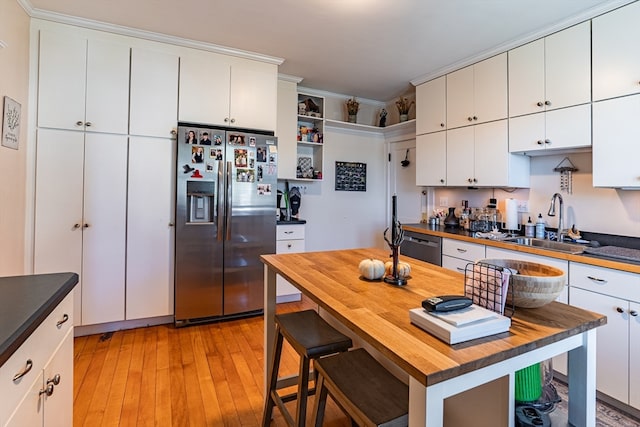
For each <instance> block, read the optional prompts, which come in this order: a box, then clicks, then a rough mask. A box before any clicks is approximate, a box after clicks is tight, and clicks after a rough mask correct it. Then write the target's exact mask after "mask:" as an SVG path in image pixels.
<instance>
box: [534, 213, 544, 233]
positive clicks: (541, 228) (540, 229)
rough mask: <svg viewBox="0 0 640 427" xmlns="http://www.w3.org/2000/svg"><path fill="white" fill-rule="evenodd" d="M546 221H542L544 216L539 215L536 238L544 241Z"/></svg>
mask: <svg viewBox="0 0 640 427" xmlns="http://www.w3.org/2000/svg"><path fill="white" fill-rule="evenodd" d="M544 228H545V224H544V219H542V214H541V213H539V214H538V221H537V222H536V238H537V239H544Z"/></svg>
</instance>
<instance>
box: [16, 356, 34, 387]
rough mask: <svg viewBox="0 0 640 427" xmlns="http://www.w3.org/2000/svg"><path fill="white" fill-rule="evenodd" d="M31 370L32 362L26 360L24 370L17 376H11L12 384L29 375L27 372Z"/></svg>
mask: <svg viewBox="0 0 640 427" xmlns="http://www.w3.org/2000/svg"><path fill="white" fill-rule="evenodd" d="M31 368H33V360H31V359H27V363H26V364H25V365H24V368H22V370H21V371H20V372H18V373H17V374H15V375H14V376H13V382H16V381H18V380H19V379H20V378H22V377H24V376H25V375H27V374H28V373H29V371H30V370H31Z"/></svg>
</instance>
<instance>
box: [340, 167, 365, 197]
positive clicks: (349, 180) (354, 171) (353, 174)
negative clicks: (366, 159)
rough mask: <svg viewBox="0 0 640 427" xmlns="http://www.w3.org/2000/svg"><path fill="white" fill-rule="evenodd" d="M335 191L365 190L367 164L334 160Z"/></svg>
mask: <svg viewBox="0 0 640 427" xmlns="http://www.w3.org/2000/svg"><path fill="white" fill-rule="evenodd" d="M336 191H367V164H366V163H360V162H336Z"/></svg>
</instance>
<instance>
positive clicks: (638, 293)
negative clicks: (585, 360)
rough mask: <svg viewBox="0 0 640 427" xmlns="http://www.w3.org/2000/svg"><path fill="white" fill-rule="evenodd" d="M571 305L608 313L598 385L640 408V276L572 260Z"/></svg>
mask: <svg viewBox="0 0 640 427" xmlns="http://www.w3.org/2000/svg"><path fill="white" fill-rule="evenodd" d="M570 277H571V292H570V302H571V305H573V306H576V307H580V308H584V309H586V310H591V311H594V312H596V313H601V314H604V315H605V316H607V324H606V325H604V326H601V327H599V328H598V329H597V330H596V331H597V339H596V388H597V390H598V391H600V392H602V393H604V394H606V395H608V396H610V397H613V398H614V399H616V400H618V401H620V402H622V403H624V404H627V405H630V406H632V407H634V408H636V409H640V385H639V384H638V378H640V368H639V367H638V363H637V361H638V360H640V359H639V358H640V345H639V344H638V342H640V316H639V314H638V313H640V304H638V302H639V301H640V275H638V274H633V273H628V272H623V271H617V270H612V269H609V268H603V267H595V266H591V265H587V264H580V263H573V262H572V263H571V270H570Z"/></svg>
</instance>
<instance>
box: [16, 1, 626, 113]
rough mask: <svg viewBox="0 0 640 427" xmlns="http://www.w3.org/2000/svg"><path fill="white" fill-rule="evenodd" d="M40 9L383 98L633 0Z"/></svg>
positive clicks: (53, 5) (88, 4)
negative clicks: (243, 57) (219, 50)
mask: <svg viewBox="0 0 640 427" xmlns="http://www.w3.org/2000/svg"><path fill="white" fill-rule="evenodd" d="M22 2H23V3H27V4H29V5H30V6H31V8H32V9H33V11H35V12H36V15H37V14H39V13H41V12H42V11H48V12H56V13H60V14H63V15H70V16H74V17H80V18H85V19H90V20H95V21H100V22H103V23H109V24H117V25H120V26H124V27H130V28H135V29H141V30H146V31H151V32H155V33H161V34H167V35H171V36H177V37H181V38H186V39H190V40H195V41H199V42H207V43H212V44H215V45H221V46H227V47H232V48H236V49H241V50H245V51H250V52H256V53H260V54H263V55H269V56H274V57H279V58H282V59H284V63H283V64H282V65H281V66H280V73H283V74H289V75H293V76H297V77H302V78H304V80H303V82H302V84H301V85H302V86H305V87H307V88H314V89H320V90H326V91H329V92H334V93H340V94H347V95H354V96H357V97H361V98H367V99H371V100H377V101H390V100H392V99H393V98H395V97H397V96H399V95H401V94H403V93H405V92H406V91H407V90H409V89H410V82H412V81H413V82H414V83H415V82H420V81H423V80H424V79H425V78H428V77H435V76H436V75H438V74H442V73H443V72H445V71H451V70H452V69H454V68H457V67H460V66H462V65H466V64H468V63H470V62H473V61H475V60H478V59H481V58H483V57H486V56H489V55H491V54H492V53H497V52H499V51H504V50H506V48H510V47H514V46H515V45H516V44H521V43H522V42H523V41H528V40H531V39H533V38H537V37H539V36H540V35H543V34H546V33H549V32H551V31H553V30H557V29H559V28H561V27H564V26H567V24H572V23H577V22H580V21H583V20H585V19H587V18H590V17H592V16H594V15H596V14H599V13H602V12H604V11H606V10H609V9H612V8H614V7H616V6H619V5H621V4H625V3H629V2H630V0H387V1H382V0H133V1H131V0H23V1H22Z"/></svg>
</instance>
